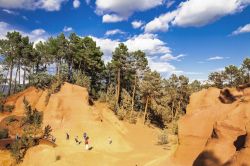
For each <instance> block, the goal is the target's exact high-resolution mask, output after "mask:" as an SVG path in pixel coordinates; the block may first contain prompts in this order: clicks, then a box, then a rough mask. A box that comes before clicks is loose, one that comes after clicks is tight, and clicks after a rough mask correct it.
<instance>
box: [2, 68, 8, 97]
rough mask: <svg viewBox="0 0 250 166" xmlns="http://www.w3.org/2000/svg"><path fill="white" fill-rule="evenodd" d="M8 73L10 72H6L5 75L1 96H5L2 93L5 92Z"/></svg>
mask: <svg viewBox="0 0 250 166" xmlns="http://www.w3.org/2000/svg"><path fill="white" fill-rule="evenodd" d="M9 71H10V70H8V71H7V75H6V78H5V80H4V84H3V88H2V92H3V94H5V93H4V91H5V87H6V84H7V82H8V75H9Z"/></svg>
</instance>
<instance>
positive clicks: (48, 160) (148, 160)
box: [0, 83, 175, 166]
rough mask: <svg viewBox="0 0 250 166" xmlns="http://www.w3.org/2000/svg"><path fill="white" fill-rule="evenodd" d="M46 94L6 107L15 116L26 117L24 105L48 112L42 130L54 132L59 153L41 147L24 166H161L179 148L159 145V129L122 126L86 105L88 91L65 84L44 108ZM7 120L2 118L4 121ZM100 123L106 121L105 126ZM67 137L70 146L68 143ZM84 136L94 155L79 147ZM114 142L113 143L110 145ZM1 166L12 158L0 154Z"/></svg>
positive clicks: (32, 93)
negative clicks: (110, 140)
mask: <svg viewBox="0 0 250 166" xmlns="http://www.w3.org/2000/svg"><path fill="white" fill-rule="evenodd" d="M46 94H47V92H46V91H39V90H36V89H35V88H29V89H27V90H26V91H24V92H22V93H20V94H18V95H15V96H12V97H11V98H10V99H9V100H8V102H9V103H10V104H11V103H12V104H15V105H16V108H15V110H14V111H13V113H12V114H14V115H22V114H23V104H22V99H23V97H24V96H25V97H26V98H27V100H28V101H29V102H30V103H31V104H32V106H33V107H36V108H37V109H38V110H41V111H43V112H44V126H45V125H47V124H49V125H51V126H52V128H53V135H54V136H55V137H56V143H57V145H58V146H57V147H56V148H53V147H50V146H47V145H39V146H36V147H33V148H31V149H29V150H28V152H27V153H26V155H25V158H24V161H23V163H21V164H20V165H23V166H34V165H35V166H50V165H58V166H59V165H60V166H64V165H65V166H66V165H70V166H72V165H84V166H88V165H90V166H117V165H119V166H123V165H124V166H136V165H137V166H142V165H143V166H144V165H146V166H161V165H166V164H165V160H166V159H167V158H168V156H169V155H170V154H171V153H172V152H173V151H174V148H175V146H172V145H171V144H169V145H166V146H159V145H157V138H158V135H159V133H160V131H159V129H156V128H150V127H146V126H144V125H141V124H136V125H133V124H128V123H126V122H122V121H119V120H118V119H117V118H116V116H115V115H114V114H113V112H112V111H110V110H109V109H108V108H107V106H106V105H105V104H103V103H95V105H94V106H89V104H88V102H87V101H88V93H87V91H86V89H85V88H82V87H79V86H75V85H71V84H68V83H65V84H64V85H63V87H62V88H61V90H60V92H59V93H57V94H53V95H52V96H51V97H50V99H49V102H48V104H47V105H45V98H46ZM5 116H6V115H2V116H1V115H0V120H1V119H2V118H3V117H5ZM101 120H102V121H101ZM66 132H68V133H69V134H70V140H66ZM83 132H87V134H88V136H89V137H90V145H91V146H92V147H93V149H92V150H90V151H86V150H85V149H84V145H83V143H82V144H80V145H77V144H76V143H75V141H74V138H75V137H76V136H78V137H79V139H80V140H81V141H82V140H83ZM108 137H111V139H112V141H113V143H112V144H109V143H108ZM0 165H3V166H7V165H10V156H9V154H8V152H6V151H5V152H3V151H0Z"/></svg>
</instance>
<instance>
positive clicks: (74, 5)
mask: <svg viewBox="0 0 250 166" xmlns="http://www.w3.org/2000/svg"><path fill="white" fill-rule="evenodd" d="M80 5H81V2H80V1H79V0H74V1H73V7H74V8H79V7H80Z"/></svg>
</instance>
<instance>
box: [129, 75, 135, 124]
mask: <svg viewBox="0 0 250 166" xmlns="http://www.w3.org/2000/svg"><path fill="white" fill-rule="evenodd" d="M135 89H136V75H135V83H134V88H133V94H132V103H131V106H132V108H131V112H130V120H131V118H132V114H133V112H134V102H135Z"/></svg>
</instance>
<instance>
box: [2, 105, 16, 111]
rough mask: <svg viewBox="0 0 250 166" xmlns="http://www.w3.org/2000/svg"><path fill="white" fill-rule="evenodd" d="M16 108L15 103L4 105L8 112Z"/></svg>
mask: <svg viewBox="0 0 250 166" xmlns="http://www.w3.org/2000/svg"><path fill="white" fill-rule="evenodd" d="M14 109H15V106H14V105H5V106H4V110H5V111H6V112H12V111H13V110H14Z"/></svg>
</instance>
